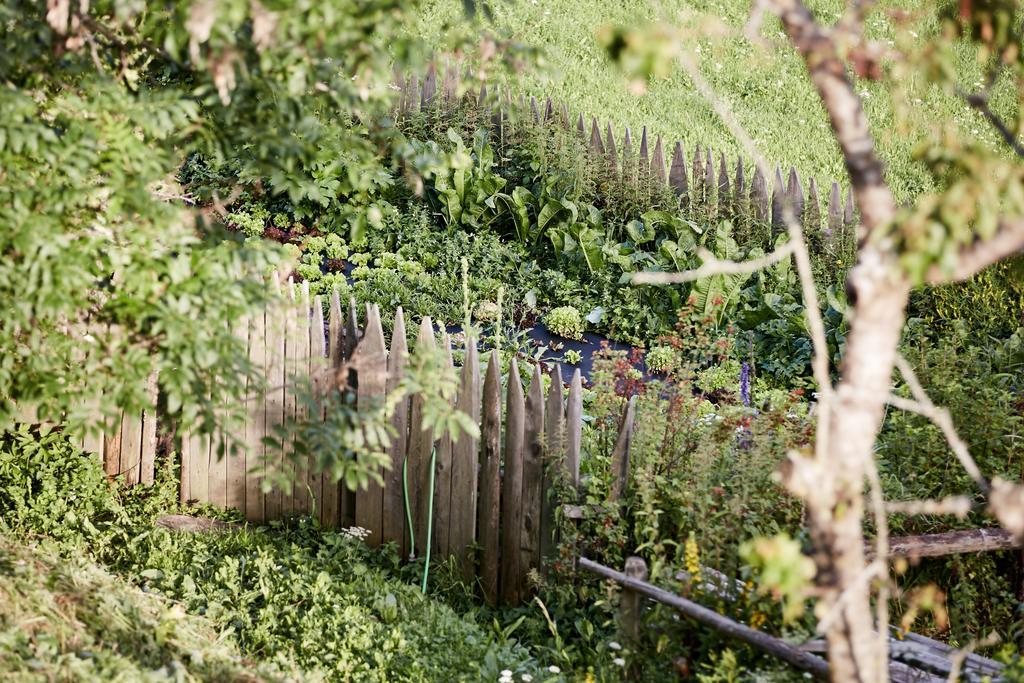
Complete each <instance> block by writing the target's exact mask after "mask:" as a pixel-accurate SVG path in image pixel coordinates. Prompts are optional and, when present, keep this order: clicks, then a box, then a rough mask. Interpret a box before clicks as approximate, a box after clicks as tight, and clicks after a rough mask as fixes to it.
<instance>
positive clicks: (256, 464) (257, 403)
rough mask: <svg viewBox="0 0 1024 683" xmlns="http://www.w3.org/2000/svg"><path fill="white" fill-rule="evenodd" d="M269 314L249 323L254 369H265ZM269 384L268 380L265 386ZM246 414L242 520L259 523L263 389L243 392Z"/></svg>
mask: <svg viewBox="0 0 1024 683" xmlns="http://www.w3.org/2000/svg"><path fill="white" fill-rule="evenodd" d="M268 316H269V313H267V312H266V311H264V312H263V313H261V314H259V315H256V316H255V317H254V318H253V319H252V329H251V330H250V332H249V340H250V341H249V362H250V363H252V365H253V367H256V368H263V369H264V373H266V367H267V347H266V344H267V323H266V321H267V317H268ZM267 383H268V384H269V379H268V382H267ZM246 399H247V402H248V410H249V420H248V424H249V429H247V430H246V432H245V443H246V446H247V449H246V456H245V518H246V519H247V520H249V521H250V522H262V521H264V520H265V519H266V508H265V499H264V495H263V491H262V490H261V489H260V484H261V483H262V479H263V475H264V474H265V472H264V465H263V456H264V453H265V446H264V444H263V437H264V436H266V434H267V409H266V408H267V406H266V398H265V397H264V396H263V391H262V387H259V386H253V385H251V384H250V385H249V389H248V391H247V392H246Z"/></svg>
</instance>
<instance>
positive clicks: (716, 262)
mask: <svg viewBox="0 0 1024 683" xmlns="http://www.w3.org/2000/svg"><path fill="white" fill-rule="evenodd" d="M795 248H796V245H794V244H793V243H792V242H787V243H786V244H784V245H782V246H781V247H779V248H778V249H776V250H775V251H773V252H772V253H770V254H766V255H764V256H762V257H761V258H757V259H751V260H750V261H722V260H720V259H717V258H715V256H714V254H712V253H711V252H708V251H706V250H701V252H700V253H699V255H700V257H701V258H702V259H703V260H704V263H703V264H701V266H700V268H695V269H693V270H684V271H682V272H680V273H662V272H657V271H645V272H642V273H634V274H633V284H634V285H668V284H674V283H679V282H693V281H694V280H700V279H701V278H705V277H711V276H712V275H736V274H740V273H756V272H757V271H759V270H762V269H764V268H767V267H768V266H770V265H772V264H773V263H778V262H779V261H782V260H783V259H786V258H789V256H790V255H791V254H792V253H793V251H794V249H795Z"/></svg>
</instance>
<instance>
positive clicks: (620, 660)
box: [612, 657, 626, 666]
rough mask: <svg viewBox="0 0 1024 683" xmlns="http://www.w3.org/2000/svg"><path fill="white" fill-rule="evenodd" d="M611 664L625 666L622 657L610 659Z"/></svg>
mask: <svg viewBox="0 0 1024 683" xmlns="http://www.w3.org/2000/svg"><path fill="white" fill-rule="evenodd" d="M612 664H614V665H615V666H626V660H625V659H623V658H622V657H616V658H615V659H613V660H612Z"/></svg>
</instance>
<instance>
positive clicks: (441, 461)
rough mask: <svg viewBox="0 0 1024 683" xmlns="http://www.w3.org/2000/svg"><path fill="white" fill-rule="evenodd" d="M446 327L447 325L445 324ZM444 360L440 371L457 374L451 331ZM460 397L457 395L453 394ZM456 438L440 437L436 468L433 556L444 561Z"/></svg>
mask: <svg viewBox="0 0 1024 683" xmlns="http://www.w3.org/2000/svg"><path fill="white" fill-rule="evenodd" d="M441 329H442V330H443V329H444V325H443V324H442V325H441ZM441 362H442V363H443V367H441V368H438V371H439V372H447V373H451V376H452V377H454V376H455V366H454V364H453V363H452V340H451V337H450V336H449V335H448V333H447V332H442V334H441ZM453 398H457V397H453ZM452 488H453V482H452V440H451V438H450V437H449V436H448V435H447V434H444V435H442V436H441V438H440V439H438V440H437V458H436V462H435V470H434V524H433V527H434V546H433V548H432V554H431V557H434V558H437V559H439V560H444V559H445V558H447V557H448V555H449V554H450V551H451V547H450V545H449V540H450V538H451V528H452Z"/></svg>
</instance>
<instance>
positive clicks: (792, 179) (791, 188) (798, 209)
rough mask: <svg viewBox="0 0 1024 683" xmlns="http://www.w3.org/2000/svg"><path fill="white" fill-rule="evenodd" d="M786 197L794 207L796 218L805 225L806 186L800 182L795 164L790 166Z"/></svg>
mask: <svg viewBox="0 0 1024 683" xmlns="http://www.w3.org/2000/svg"><path fill="white" fill-rule="evenodd" d="M786 197H787V199H788V200H789V203H790V206H791V207H792V209H793V217H794V219H795V220H796V221H797V222H798V223H800V225H801V226H803V222H802V221H803V217H804V188H803V185H801V184H800V176H798V175H797V173H796V168H795V167H793V166H790V167H789V179H788V180H787V181H786Z"/></svg>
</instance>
